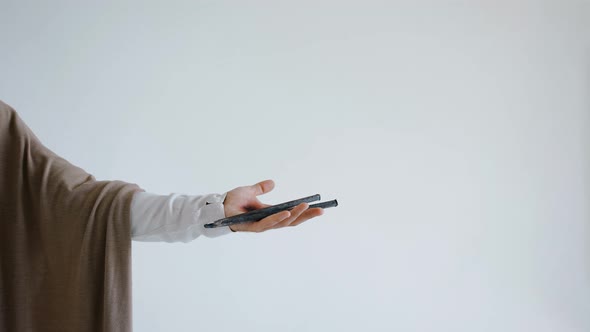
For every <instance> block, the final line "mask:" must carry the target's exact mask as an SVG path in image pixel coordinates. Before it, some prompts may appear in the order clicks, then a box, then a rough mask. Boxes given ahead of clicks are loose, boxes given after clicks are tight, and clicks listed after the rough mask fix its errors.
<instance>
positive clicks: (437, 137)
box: [0, 0, 590, 332]
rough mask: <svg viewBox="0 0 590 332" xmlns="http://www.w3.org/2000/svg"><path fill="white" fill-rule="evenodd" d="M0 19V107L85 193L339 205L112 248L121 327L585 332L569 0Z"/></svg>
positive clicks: (115, 6)
mask: <svg viewBox="0 0 590 332" xmlns="http://www.w3.org/2000/svg"><path fill="white" fill-rule="evenodd" d="M0 4H1V5H0V47H1V49H0V75H1V76H0V77H1V79H0V95H1V96H0V98H1V99H3V100H4V101H5V102H7V103H9V104H11V105H12V106H13V107H15V108H16V109H17V111H19V113H20V114H21V116H22V117H23V118H24V119H25V121H26V122H27V123H28V124H29V126H30V127H32V128H33V130H34V131H35V132H36V133H37V135H38V136H39V137H40V138H41V139H42V140H43V142H45V144H46V145H47V146H49V147H50V148H51V149H53V150H54V151H56V152H57V153H58V154H60V155H62V156H64V157H65V158H66V159H68V160H70V161H71V162H72V163H74V164H76V165H79V166H81V167H83V168H85V169H86V170H87V171H89V172H90V173H92V174H94V175H95V176H96V177H97V178H99V179H121V180H126V181H129V182H134V183H138V184H139V185H140V186H142V187H143V188H144V189H146V190H148V191H152V192H156V193H161V194H167V193H171V192H179V193H191V194H200V193H210V192H222V191H226V190H229V189H231V188H233V187H236V186H239V185H246V184H251V183H254V182H256V181H259V180H262V179H266V178H273V179H275V181H276V182H277V187H276V189H275V191H274V192H273V193H271V194H269V195H267V197H265V201H266V202H269V203H278V202H281V201H284V200H289V199H292V198H296V197H301V196H306V195H309V194H314V193H321V194H322V195H323V196H324V198H325V199H332V198H337V199H339V201H340V203H341V205H340V206H339V207H338V208H336V209H330V210H326V214H325V216H323V217H322V218H319V219H315V220H313V221H310V222H309V223H307V224H303V225H302V226H300V227H297V228H289V229H282V230H278V231H272V232H267V233H263V234H230V235H228V236H225V237H222V238H217V239H207V238H199V239H197V240H196V241H194V242H192V243H190V244H165V243H162V244H160V243H155V244H154V243H151V244H150V243H148V244H146V243H134V246H133V259H134V261H133V283H134V286H133V291H134V302H133V305H134V325H135V330H136V331H194V330H200V331H257V332H258V331H273V332H274V331H394V330H395V331H453V332H455V331H503V332H506V331H515V332H516V331H519V332H520V331H536V332H543V331H560V332H574V331H589V330H590V315H589V313H590V209H589V202H590V178H589V175H590V174H589V173H590V172H589V170H590V149H589V148H590V98H589V95H588V93H589V91H590V79H589V78H590V5H589V3H588V2H582V1H553V2H542V3H534V2H523V1H520V2H519V1H503V2H497V1H479V2H458V1H453V2H446V3H443V2H434V1H430V2H426V1H419V2H417V1H413V2H409V1H408V2H393V1H379V2H378V1H356V2H345V1H330V2H328V1H288V2H287V1H249V2H242V1H183V2H181V1H149V2H146V1H138V2H124V1H116V2H110V3H107V2H101V4H100V5H99V4H96V3H94V2H93V3H92V4H91V3H90V2H89V3H83V2H80V1H70V2H56V1H51V2H48V1H38V2H36V3H35V2H28V1H5V0H3V1H1V2H0Z"/></svg>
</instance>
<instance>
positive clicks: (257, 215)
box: [205, 194, 338, 228]
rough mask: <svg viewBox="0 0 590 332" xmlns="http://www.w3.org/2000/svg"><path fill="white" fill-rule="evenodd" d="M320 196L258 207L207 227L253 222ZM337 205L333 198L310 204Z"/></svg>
mask: <svg viewBox="0 0 590 332" xmlns="http://www.w3.org/2000/svg"><path fill="white" fill-rule="evenodd" d="M320 198H321V197H320V195H319V194H317V195H312V196H309V197H304V198H300V199H296V200H293V201H289V202H285V203H281V204H277V205H273V206H269V207H266V208H263V209H258V210H254V211H250V212H246V213H242V214H238V215H235V216H232V217H227V218H223V219H219V220H216V221H214V222H212V223H209V224H205V228H215V227H222V226H230V225H235V224H242V223H246V222H251V221H260V220H262V219H264V218H266V217H268V216H270V215H273V214H275V213H278V212H281V211H285V210H291V209H293V208H294V207H296V206H297V205H299V204H301V203H310V202H315V201H319V200H320ZM335 206H338V202H337V201H336V200H333V201H328V202H323V203H318V204H312V205H310V206H309V208H310V209H311V208H315V207H317V208H322V209H325V208H329V207H335Z"/></svg>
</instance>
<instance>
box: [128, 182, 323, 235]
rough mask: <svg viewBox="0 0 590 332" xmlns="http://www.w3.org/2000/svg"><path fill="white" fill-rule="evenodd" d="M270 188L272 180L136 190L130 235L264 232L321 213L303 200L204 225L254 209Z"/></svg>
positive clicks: (295, 223)
mask: <svg viewBox="0 0 590 332" xmlns="http://www.w3.org/2000/svg"><path fill="white" fill-rule="evenodd" d="M273 188H274V182H273V181H272V180H266V181H262V182H259V183H256V184H254V185H251V186H243V187H238V188H235V189H233V190H231V191H229V192H227V193H226V194H222V195H220V194H209V195H201V196H191V195H180V194H170V195H156V194H151V193H146V192H138V193H136V194H135V196H134V197H133V201H132V204H131V237H132V239H133V240H135V241H148V242H154V241H156V242H190V241H192V240H194V239H196V238H197V237H199V236H201V235H205V236H207V237H217V236H220V235H224V234H228V233H231V231H233V232H264V231H267V230H269V229H274V228H281V227H285V226H296V225H299V224H301V223H302V222H304V221H306V220H309V219H311V218H314V217H317V216H320V215H322V214H323V210H322V209H320V208H312V209H309V208H308V207H309V205H308V204H306V203H303V204H300V205H298V206H296V207H295V208H294V209H292V210H291V211H282V212H279V213H276V214H273V215H271V216H269V217H267V218H265V219H262V220H260V221H258V222H249V223H244V224H239V225H232V226H230V227H231V228H230V227H219V228H205V227H204V225H205V224H207V223H210V222H213V221H215V220H218V219H221V218H225V217H231V216H234V215H237V214H241V213H244V212H248V211H252V210H258V209H261V208H264V207H267V206H269V205H267V204H263V203H262V202H260V201H259V200H258V198H257V196H260V195H263V194H265V193H267V192H269V191H271V190H272V189H273Z"/></svg>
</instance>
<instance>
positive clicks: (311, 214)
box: [289, 208, 324, 226]
mask: <svg viewBox="0 0 590 332" xmlns="http://www.w3.org/2000/svg"><path fill="white" fill-rule="evenodd" d="M322 214H324V209H322V208H311V209H307V210H306V211H305V212H304V213H302V214H301V216H299V218H297V220H295V221H293V222H292V223H291V224H289V226H297V225H299V224H301V223H303V222H305V221H308V220H309V219H311V218H315V217H319V216H321V215H322Z"/></svg>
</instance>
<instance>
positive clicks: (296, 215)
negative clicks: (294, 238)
mask: <svg viewBox="0 0 590 332" xmlns="http://www.w3.org/2000/svg"><path fill="white" fill-rule="evenodd" d="M308 208H309V204H307V203H301V204H299V205H297V206H296V207H295V208H293V209H292V210H291V216H290V217H289V218H287V219H285V220H283V221H281V222H279V223H278V224H276V225H274V226H273V228H281V227H285V226H289V224H290V223H292V222H294V221H295V220H297V218H299V216H301V214H302V213H304V212H305V210H307V209H308Z"/></svg>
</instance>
